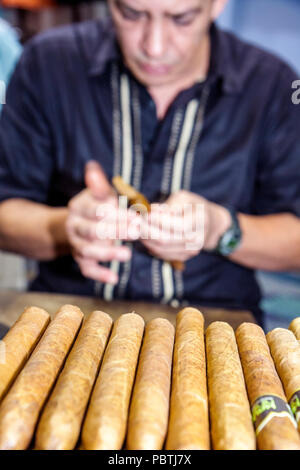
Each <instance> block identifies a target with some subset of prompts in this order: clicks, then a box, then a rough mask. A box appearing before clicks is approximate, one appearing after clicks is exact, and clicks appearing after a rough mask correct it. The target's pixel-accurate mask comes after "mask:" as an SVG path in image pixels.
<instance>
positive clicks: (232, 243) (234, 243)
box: [214, 207, 242, 256]
mask: <svg viewBox="0 0 300 470" xmlns="http://www.w3.org/2000/svg"><path fill="white" fill-rule="evenodd" d="M226 209H227V210H228V211H229V213H230V216H231V225H230V227H229V228H228V229H227V230H226V232H225V233H223V235H222V236H221V237H220V239H219V241H218V244H217V246H216V248H215V250H214V252H215V253H218V254H219V255H222V256H228V255H231V254H232V253H233V252H234V251H235V250H236V249H237V248H238V246H239V245H240V243H241V240H242V231H241V228H240V224H239V220H238V217H237V213H236V211H235V210H234V209H232V208H230V207H226Z"/></svg>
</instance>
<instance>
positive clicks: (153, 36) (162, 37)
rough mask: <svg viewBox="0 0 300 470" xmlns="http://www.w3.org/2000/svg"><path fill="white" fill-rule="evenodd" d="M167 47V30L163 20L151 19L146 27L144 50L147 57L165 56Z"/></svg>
mask: <svg viewBox="0 0 300 470" xmlns="http://www.w3.org/2000/svg"><path fill="white" fill-rule="evenodd" d="M166 47H167V32H166V30H165V28H164V26H163V24H162V23H161V22H154V21H149V23H148V24H147V26H146V27H145V33H144V37H143V50H144V53H145V54H146V55H147V57H149V58H152V59H159V58H160V57H163V55H164V53H165V50H166Z"/></svg>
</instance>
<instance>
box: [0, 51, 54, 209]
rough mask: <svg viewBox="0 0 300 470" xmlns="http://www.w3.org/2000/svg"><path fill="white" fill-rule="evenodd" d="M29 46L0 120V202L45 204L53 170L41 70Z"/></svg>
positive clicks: (22, 58) (8, 93)
mask: <svg viewBox="0 0 300 470" xmlns="http://www.w3.org/2000/svg"><path fill="white" fill-rule="evenodd" d="M37 57H38V56H37V54H36V53H35V47H34V45H32V44H31V43H30V44H29V45H28V46H27V47H26V48H25V50H24V52H23V54H22V55H21V58H20V60H19V62H18V64H17V66H16V69H15V71H14V73H13V75H12V78H11V80H10V83H9V86H8V90H7V95H6V104H5V105H4V106H3V109H2V113H1V118H0V201H3V200H5V199H10V198H24V199H30V200H33V201H36V202H41V203H46V202H47V197H48V188H49V185H50V181H51V175H52V171H53V159H52V156H53V148H52V147H53V145H52V139H51V127H50V124H49V122H48V120H47V113H46V105H45V92H44V91H43V90H42V83H43V80H42V71H41V68H40V67H39V63H38V62H39V61H38V59H37Z"/></svg>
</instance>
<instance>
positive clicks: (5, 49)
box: [0, 0, 300, 331]
mask: <svg viewBox="0 0 300 470" xmlns="http://www.w3.org/2000/svg"><path fill="white" fill-rule="evenodd" d="M105 14H107V9H106V4H105V0H102V1H99V0H98V1H93V0H91V1H85V2H81V1H76V0H0V85H3V84H7V83H8V81H9V77H10V75H11V73H12V71H13V68H14V65H15V63H16V61H17V60H18V58H19V55H20V53H21V50H22V45H23V44H25V43H26V41H27V40H28V39H29V38H30V37H32V36H34V35H35V34H37V33H39V32H41V31H44V30H46V29H48V28H51V27H54V26H58V25H62V24H67V23H72V22H77V21H84V20H87V19H93V18H99V17H102V16H103V15H105ZM219 24H220V25H221V27H223V28H224V29H227V30H230V31H233V32H234V33H235V34H237V35H238V36H240V37H241V38H243V39H245V40H247V41H250V42H252V43H255V44H257V45H259V46H260V47H263V48H264V49H267V50H269V51H272V52H274V53H275V54H277V55H279V56H281V57H282V58H283V59H284V60H285V61H286V62H288V63H289V64H290V65H291V66H292V67H293V68H294V69H295V70H296V71H297V72H298V74H299V78H300V26H299V25H300V0H229V3H228V6H227V7H226V9H225V11H224V13H223V14H222V16H221V18H220V19H219ZM1 90H3V87H2V86H0V106H1V102H3V98H4V96H1V95H3V93H2V91H1ZM0 112H1V111H0ZM34 273H35V264H34V262H32V261H31V260H24V259H22V258H20V257H18V256H15V255H9V254H4V253H1V252H0V289H1V288H8V289H17V290H25V289H26V286H27V282H28V280H29V279H30V278H31V277H32V276H34ZM257 276H258V280H259V283H260V285H261V288H262V291H263V300H262V305H261V306H262V309H263V310H264V313H265V325H266V327H265V329H266V331H269V330H271V329H272V328H274V327H276V326H282V327H287V326H288V325H289V323H290V321H291V319H292V318H294V317H295V316H298V315H299V316H300V273H299V272H289V273H266V272H258V274H257Z"/></svg>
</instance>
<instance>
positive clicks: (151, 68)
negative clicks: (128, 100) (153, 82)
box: [140, 63, 171, 75]
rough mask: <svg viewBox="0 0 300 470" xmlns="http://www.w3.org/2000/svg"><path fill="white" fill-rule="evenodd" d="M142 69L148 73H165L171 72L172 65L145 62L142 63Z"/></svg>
mask: <svg viewBox="0 0 300 470" xmlns="http://www.w3.org/2000/svg"><path fill="white" fill-rule="evenodd" d="M140 67H141V69H142V71H143V72H144V73H147V74H148V75H165V74H167V73H169V72H170V69H171V66H170V65H152V64H147V63H143V64H141V65H140Z"/></svg>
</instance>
